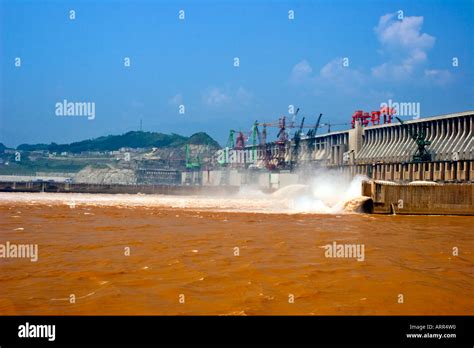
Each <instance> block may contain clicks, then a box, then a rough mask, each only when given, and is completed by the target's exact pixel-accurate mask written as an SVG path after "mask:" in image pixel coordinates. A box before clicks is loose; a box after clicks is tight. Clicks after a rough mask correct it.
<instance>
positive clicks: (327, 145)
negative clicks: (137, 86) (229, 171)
mask: <svg viewBox="0 0 474 348" xmlns="http://www.w3.org/2000/svg"><path fill="white" fill-rule="evenodd" d="M473 123H474V111H466V112H460V113H453V114H447V115H440V116H434V117H426V118H420V119H417V120H409V121H404V122H403V124H402V123H386V124H380V125H372V126H368V125H367V126H364V125H363V124H362V123H359V122H356V123H355V124H354V128H352V129H348V130H343V131H337V132H330V133H326V134H321V135H316V136H313V137H308V136H302V137H301V139H299V140H298V139H295V138H293V139H291V140H288V141H285V142H279V141H276V142H271V143H268V144H260V145H253V144H252V145H247V146H245V148H244V149H245V150H246V151H245V152H244V154H245V157H246V158H245V163H244V164H242V163H236V164H232V163H231V164H229V166H228V167H229V168H240V169H242V168H245V167H247V168H249V167H250V168H252V167H253V168H265V167H269V164H270V165H271V166H273V167H274V168H273V169H274V170H275V169H276V171H278V172H288V171H289V172H297V171H298V169H304V168H313V169H314V168H327V169H334V170H338V171H340V172H343V173H348V174H350V175H356V174H363V175H366V176H367V177H369V178H373V179H377V180H388V181H396V182H411V181H416V180H424V181H434V182H453V183H457V182H458V183H466V182H473V181H474V162H473V159H474V131H473V129H474V125H473ZM417 134H418V135H420V134H423V135H424V137H423V141H424V143H425V144H429V145H425V146H426V150H425V151H426V153H427V154H428V156H429V159H428V160H426V159H424V160H417V159H415V158H414V155H415V154H416V153H417V142H416V141H415V140H414V139H413V135H417ZM249 153H250V154H251V155H250V156H249V155H248V154H249ZM278 169H280V170H278Z"/></svg>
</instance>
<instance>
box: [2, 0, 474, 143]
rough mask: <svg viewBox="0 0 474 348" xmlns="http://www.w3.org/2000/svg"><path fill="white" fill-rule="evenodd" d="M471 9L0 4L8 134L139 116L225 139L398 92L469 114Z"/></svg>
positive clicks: (116, 125)
mask: <svg viewBox="0 0 474 348" xmlns="http://www.w3.org/2000/svg"><path fill="white" fill-rule="evenodd" d="M473 4H474V2H473V1H434V0H433V1H416V2H415V1H394V0H387V1H367V0H359V1H329V0H326V1H235V0H233V1H181V2H180V1H98V0H96V1H41V0H37V1H11V0H0V142H2V143H4V144H6V145H8V146H17V145H19V144H21V143H39V142H44V143H50V142H57V143H65V142H72V141H77V140H83V139H89V138H94V137H98V136H102V135H108V134H121V133H124V132H127V131H129V130H137V129H138V128H139V125H140V119H142V120H143V129H144V130H149V131H159V132H164V133H171V132H174V133H178V134H183V135H191V134H193V133H194V132H198V131H206V132H207V133H209V134H210V135H211V136H213V137H214V138H215V139H217V140H218V141H219V142H220V143H221V144H223V143H225V141H226V139H227V136H228V131H229V129H236V130H243V131H249V130H250V128H251V124H252V122H253V121H254V120H259V121H273V120H276V119H278V117H279V116H280V115H282V114H288V105H290V104H293V105H296V106H298V107H299V108H300V113H301V115H302V116H306V118H307V120H308V121H307V122H308V123H311V124H312V123H314V122H315V119H316V116H317V115H318V114H319V113H321V112H322V113H323V114H324V116H323V121H324V122H330V123H334V124H336V123H346V122H349V121H350V117H351V115H352V113H353V111H354V110H357V109H363V110H365V111H372V110H376V109H378V108H379V106H380V103H383V102H388V100H389V99H391V100H392V101H397V102H417V103H420V108H421V116H422V117H425V116H433V115H438V114H443V113H450V112H458V111H466V110H472V109H474V63H473V58H474V24H473V23H474V20H473V19H474V16H473V14H474V5H473ZM70 10H74V11H75V15H76V18H75V19H74V20H71V19H70V18H69V16H70ZM180 10H184V11H185V19H184V20H180V19H179V18H178V14H179V11H180ZM289 10H293V11H294V16H295V18H294V19H293V20H290V19H288V11H289ZM398 11H403V19H399V14H400V12H398ZM17 57H19V58H20V59H21V66H20V67H16V66H15V62H16V61H15V59H16V58H17ZM125 57H129V58H130V60H131V66H130V67H125V66H124V58H125ZM234 57H238V58H239V59H240V66H239V67H234ZM344 58H348V62H349V65H348V66H343V64H342V63H343V59H344ZM453 58H457V62H458V64H457V66H453ZM64 99H66V100H68V101H72V102H94V103H95V105H96V106H95V107H96V116H95V119H93V120H88V119H87V117H58V116H56V115H55V104H56V103H57V102H62V101H63V100H64ZM181 104H182V105H184V106H185V113H184V114H180V113H179V105H181Z"/></svg>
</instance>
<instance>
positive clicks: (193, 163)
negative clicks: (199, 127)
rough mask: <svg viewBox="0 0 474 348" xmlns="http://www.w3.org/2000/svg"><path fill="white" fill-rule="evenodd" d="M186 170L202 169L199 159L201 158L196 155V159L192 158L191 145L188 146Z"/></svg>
mask: <svg viewBox="0 0 474 348" xmlns="http://www.w3.org/2000/svg"><path fill="white" fill-rule="evenodd" d="M186 168H187V169H199V168H201V161H200V159H199V156H198V155H196V157H195V158H191V154H190V149H189V144H186Z"/></svg>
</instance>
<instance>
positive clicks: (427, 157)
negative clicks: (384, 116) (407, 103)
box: [395, 116, 431, 162]
mask: <svg viewBox="0 0 474 348" xmlns="http://www.w3.org/2000/svg"><path fill="white" fill-rule="evenodd" d="M395 118H396V119H397V120H398V122H400V124H401V125H402V127H404V128H406V129H407V130H408V134H410V137H411V138H412V139H413V140H414V141H415V143H416V146H417V147H418V148H417V150H416V152H415V154H414V155H413V157H412V158H413V162H429V161H431V154H430V153H429V152H428V150H426V146H427V145H431V141H429V140H426V133H425V131H424V130H423V129H422V128H421V127H420V130H419V132H413V131H412V130H411V128H410V127H409V126H408V125H407V124H405V123H404V122H403V121H402V120H401V119H400V118H399V117H397V116H395Z"/></svg>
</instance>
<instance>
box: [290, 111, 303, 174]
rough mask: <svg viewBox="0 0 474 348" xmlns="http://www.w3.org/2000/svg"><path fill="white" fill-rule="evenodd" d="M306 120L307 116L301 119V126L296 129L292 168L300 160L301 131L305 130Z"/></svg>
mask: <svg viewBox="0 0 474 348" xmlns="http://www.w3.org/2000/svg"><path fill="white" fill-rule="evenodd" d="M304 120H305V118H304V117H303V118H302V119H301V124H300V127H299V128H298V129H297V130H296V132H295V135H294V136H293V142H294V144H293V148H292V151H291V163H290V165H291V167H292V168H293V167H294V166H296V164H297V162H298V155H299V147H300V141H301V132H302V131H303V127H304Z"/></svg>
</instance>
